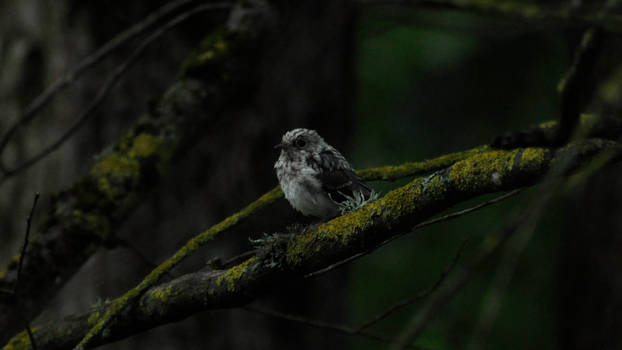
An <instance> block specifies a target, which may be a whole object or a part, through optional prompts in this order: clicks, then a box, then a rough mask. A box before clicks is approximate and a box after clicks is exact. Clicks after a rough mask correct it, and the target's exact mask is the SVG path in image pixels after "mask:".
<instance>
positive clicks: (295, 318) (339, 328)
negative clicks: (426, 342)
mask: <svg viewBox="0 0 622 350" xmlns="http://www.w3.org/2000/svg"><path fill="white" fill-rule="evenodd" d="M242 309H243V310H246V311H249V312H253V313H257V314H262V315H266V316H270V317H274V318H277V319H282V320H286V321H292V322H296V323H300V324H303V325H306V326H310V327H314V328H319V329H328V330H332V331H336V332H339V333H342V334H346V335H350V336H362V337H365V338H368V339H372V340H376V341H381V342H384V343H391V342H392V340H391V339H390V338H387V337H385V336H382V335H380V334H376V333H372V332H368V331H359V330H358V329H357V328H353V327H350V326H344V325H339V324H333V323H328V322H323V321H318V320H312V319H309V318H306V317H302V316H299V315H292V314H287V313H283V312H279V311H275V310H271V309H267V308H263V307H257V306H244V307H242ZM408 349H425V348H422V347H419V346H408Z"/></svg>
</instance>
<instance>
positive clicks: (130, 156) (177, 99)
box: [0, 28, 261, 343]
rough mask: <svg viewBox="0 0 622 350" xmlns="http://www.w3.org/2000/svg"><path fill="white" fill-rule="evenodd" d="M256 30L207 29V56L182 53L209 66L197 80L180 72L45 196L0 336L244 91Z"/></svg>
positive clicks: (11, 271) (0, 281)
mask: <svg viewBox="0 0 622 350" xmlns="http://www.w3.org/2000/svg"><path fill="white" fill-rule="evenodd" d="M256 29H257V31H256V33H250V34H249V33H241V32H234V31H227V30H221V31H217V32H215V33H212V34H211V38H212V39H213V40H211V41H210V42H208V43H206V44H205V45H204V47H202V49H201V50H205V51H210V52H211V56H210V58H209V59H206V58H205V57H204V58H203V59H202V60H200V61H198V60H192V59H189V60H190V63H191V64H192V65H193V67H195V70H196V69H198V68H200V67H202V66H207V65H209V66H210V67H211V68H212V69H213V71H212V74H210V75H209V77H205V76H201V80H197V79H195V77H196V75H195V71H187V72H185V73H184V75H182V77H181V80H179V81H177V82H176V83H175V84H174V85H173V86H172V87H171V88H170V89H169V90H168V91H167V92H166V94H165V95H164V96H163V97H162V99H161V101H160V104H159V106H158V108H157V110H156V111H154V113H153V115H149V116H146V117H145V118H143V119H141V120H140V121H139V122H138V123H137V124H136V125H135V126H134V127H133V128H132V129H131V130H130V131H128V132H127V133H125V134H124V135H123V136H122V137H121V138H120V140H118V141H117V143H116V144H114V145H113V146H112V147H110V148H108V149H107V150H106V151H104V152H103V153H102V154H100V155H99V156H98V158H97V161H96V162H95V164H94V165H93V166H92V167H91V169H90V171H89V173H88V175H86V176H85V177H84V178H83V179H82V180H80V181H79V182H78V183H77V184H75V185H74V186H73V187H72V188H70V189H69V190H66V191H64V192H61V193H59V194H57V195H55V196H54V197H53V198H52V203H51V209H50V211H49V213H48V215H47V217H46V218H45V219H43V225H42V227H41V228H40V229H39V230H38V231H37V232H35V234H36V235H34V236H33V240H32V243H31V246H30V249H29V255H28V256H26V257H25V258H24V264H23V270H24V274H23V276H22V277H21V279H20V285H23V291H24V293H22V295H21V296H20V300H21V301H22V302H23V305H22V306H21V307H20V310H18V309H17V308H16V307H15V305H14V303H12V302H11V300H10V298H5V297H3V296H2V295H0V315H2V316H1V317H0V342H2V343H4V342H6V341H7V340H8V339H9V337H10V336H11V335H13V334H15V333H16V332H17V331H18V330H19V329H20V326H19V324H20V323H19V322H18V320H19V319H20V318H19V317H20V314H23V315H25V317H26V318H32V317H33V316H35V315H37V314H38V313H39V312H40V311H41V309H42V308H43V306H44V305H45V303H46V302H47V301H48V300H49V299H50V298H51V297H52V296H53V295H55V293H56V292H57V291H58V290H59V289H60V288H61V287H62V286H63V285H64V283H65V282H66V281H67V280H68V279H69V278H70V277H71V276H72V275H73V274H74V273H75V272H76V271H77V270H78V269H79V267H80V266H82V264H83V263H84V262H85V261H86V260H87V259H88V258H89V257H90V256H91V255H92V254H93V253H94V252H95V251H96V250H97V248H98V247H100V246H102V245H105V244H107V242H108V240H109V238H110V237H111V235H112V234H113V232H114V230H115V229H116V228H117V227H119V225H120V224H121V223H122V222H123V221H124V220H125V218H127V217H128V216H129V215H130V213H132V211H133V210H134V209H135V208H136V207H137V206H138V204H139V203H140V199H141V198H143V197H144V194H145V193H147V192H148V191H150V190H151V189H153V188H155V187H156V185H157V184H158V182H159V180H160V179H161V178H162V177H163V176H165V175H166V173H167V172H168V170H169V169H171V168H172V164H174V162H176V161H177V160H178V159H179V158H180V157H181V156H182V155H183V154H184V153H185V151H186V150H187V149H188V148H190V147H191V146H192V145H194V144H195V143H196V141H198V140H199V139H200V138H201V137H205V133H206V130H208V128H209V126H211V125H213V123H214V120H215V119H216V118H217V117H219V116H220V115H221V112H222V111H223V110H224V109H225V108H226V107H227V106H229V104H230V103H229V102H230V101H231V100H235V101H236V103H239V102H240V101H244V99H245V98H247V97H249V96H250V94H251V92H252V91H253V90H254V88H255V86H256V85H255V84H256V83H257V82H258V81H259V77H258V75H257V74H254V73H253V67H254V63H255V62H254V61H253V59H254V57H256V56H257V54H258V52H260V49H259V48H260V46H261V41H260V40H259V39H258V38H257V37H256V36H255V34H257V35H259V33H260V29H259V28H256ZM205 51H202V52H205ZM199 54H200V52H199ZM195 55H197V53H195ZM228 60H232V61H234V62H236V63H235V64H230V63H229V62H227V61H228ZM190 63H188V64H190ZM237 77H239V78H237ZM236 78H237V79H236ZM18 261H19V255H18V256H16V257H15V258H13V260H12V261H11V262H10V263H9V264H8V265H7V266H6V267H5V268H4V269H2V270H0V289H11V288H10V287H11V286H13V285H14V284H15V276H16V270H17V265H18Z"/></svg>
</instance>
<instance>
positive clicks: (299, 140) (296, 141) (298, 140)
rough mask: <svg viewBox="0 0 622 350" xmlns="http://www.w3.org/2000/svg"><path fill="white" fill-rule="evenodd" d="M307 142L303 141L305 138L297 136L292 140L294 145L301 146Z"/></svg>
mask: <svg viewBox="0 0 622 350" xmlns="http://www.w3.org/2000/svg"><path fill="white" fill-rule="evenodd" d="M306 144H307V143H306V142H305V140H303V139H301V138H298V139H295V140H294V146H296V147H299V148H302V147H304V146H305V145H306Z"/></svg>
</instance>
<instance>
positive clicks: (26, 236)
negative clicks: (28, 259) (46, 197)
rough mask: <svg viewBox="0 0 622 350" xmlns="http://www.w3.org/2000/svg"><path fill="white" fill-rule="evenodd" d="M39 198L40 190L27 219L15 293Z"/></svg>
mask: <svg viewBox="0 0 622 350" xmlns="http://www.w3.org/2000/svg"><path fill="white" fill-rule="evenodd" d="M38 200H39V192H37V193H36V194H35V199H34V200H33V201H32V207H31V208H30V214H28V218H27V219H26V234H25V235H24V245H23V246H22V253H21V254H20V255H19V263H18V264H17V277H15V294H17V293H18V289H19V278H20V275H21V274H22V264H23V263H24V257H25V256H26V248H27V247H28V239H29V236H30V224H31V222H32V217H33V216H34V214H35V208H36V207H37V201H38Z"/></svg>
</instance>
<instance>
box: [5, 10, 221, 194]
mask: <svg viewBox="0 0 622 350" xmlns="http://www.w3.org/2000/svg"><path fill="white" fill-rule="evenodd" d="M229 8H231V5H230V4H228V3H213V4H206V5H199V6H196V7H194V8H192V9H190V10H188V11H186V12H184V13H182V14H180V15H179V16H177V17H175V18H173V19H172V20H170V21H169V22H167V23H166V24H164V25H163V26H161V27H158V28H157V29H156V30H155V31H154V32H153V33H152V34H151V35H149V36H148V37H147V38H146V39H145V40H144V41H142V42H141V43H140V44H139V45H138V46H137V47H136V48H135V49H134V51H132V53H131V54H130V56H129V57H128V58H127V59H126V60H125V61H123V63H121V64H120V65H119V66H117V67H116V69H115V70H114V71H113V72H112V73H111V74H110V75H109V76H108V78H107V79H106V81H105V82H104V83H103V84H102V86H101V88H100V89H99V91H98V92H97V94H96V95H95V97H94V98H93V100H91V102H90V103H89V104H88V105H87V107H86V108H85V109H84V110H83V111H82V112H81V113H80V115H78V117H77V121H76V122H75V123H74V124H73V125H72V126H71V127H70V128H69V129H68V130H67V131H66V132H65V133H64V134H63V135H62V136H61V137H60V138H58V140H56V141H55V142H53V143H52V144H51V145H49V146H47V147H45V148H44V149H43V150H41V151H40V152H39V153H37V154H36V155H34V156H33V157H31V158H30V159H28V160H26V161H24V162H23V163H21V164H19V165H17V166H16V167H15V168H13V169H4V176H3V177H2V179H1V180H0V184H1V183H2V182H4V181H5V180H6V179H8V178H10V177H12V176H15V175H16V174H18V173H19V172H21V171H23V170H25V169H28V168H29V167H31V166H32V165H34V164H36V163H37V162H39V161H40V160H41V159H43V158H45V157H46V156H48V155H49V154H50V153H52V152H54V151H55V150H57V149H58V148H59V147H60V146H61V145H62V144H63V143H65V141H67V140H68V139H69V138H70V137H71V136H73V134H74V133H75V132H76V131H78V129H80V127H82V126H83V125H84V123H86V122H87V121H88V120H89V119H90V118H91V117H92V116H93V115H94V114H93V112H94V111H95V110H96V109H97V107H99V105H100V104H101V103H102V102H103V101H104V98H105V97H106V95H107V94H108V92H109V91H110V90H111V89H112V88H113V87H114V86H115V84H116V83H117V82H118V81H119V79H121V77H122V76H123V75H124V74H125V72H126V71H127V70H128V69H129V68H130V67H131V66H132V65H133V64H134V63H135V62H136V60H137V59H138V58H139V57H140V55H141V54H142V53H143V52H144V51H145V49H146V48H147V47H148V46H149V45H151V44H152V43H153V42H154V41H156V40H157V39H159V38H160V37H161V36H162V35H163V34H164V33H166V32H168V31H169V30H171V29H172V28H174V27H175V26H177V25H179V24H181V23H183V22H184V21H186V20H187V19H189V18H190V17H192V16H194V15H196V14H199V13H201V12H205V11H212V10H222V9H229ZM0 146H1V145H0Z"/></svg>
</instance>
